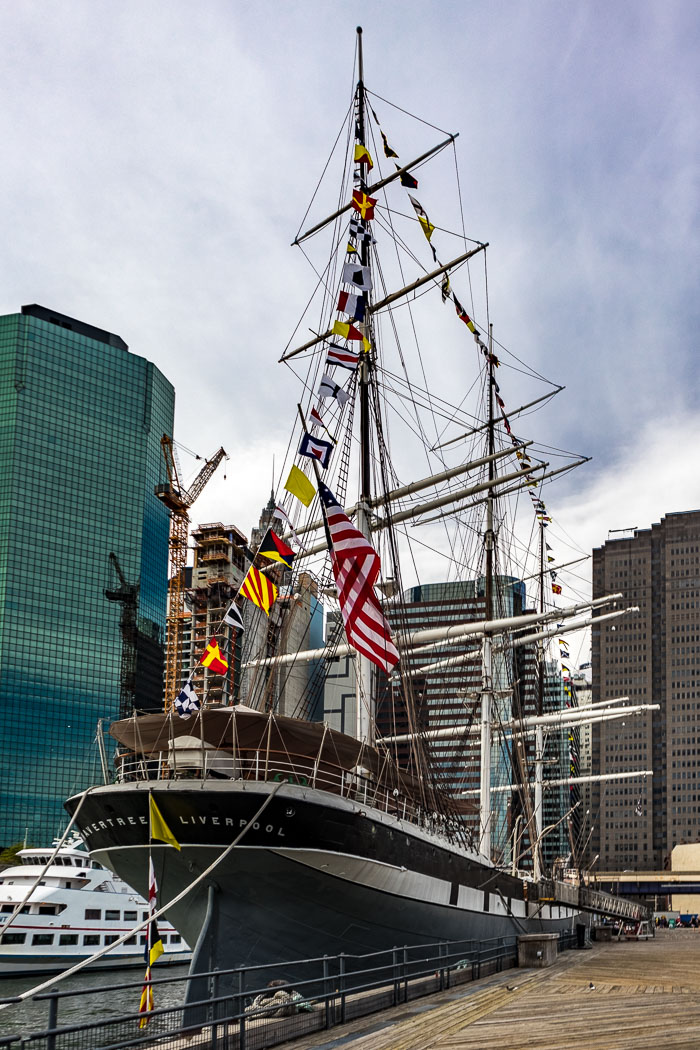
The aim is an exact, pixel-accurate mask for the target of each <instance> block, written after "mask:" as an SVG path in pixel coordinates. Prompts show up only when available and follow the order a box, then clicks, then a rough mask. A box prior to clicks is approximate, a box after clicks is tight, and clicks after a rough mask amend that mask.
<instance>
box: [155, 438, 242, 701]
mask: <svg viewBox="0 0 700 1050" xmlns="http://www.w3.org/2000/svg"><path fill="white" fill-rule="evenodd" d="M160 444H161V448H162V449H163V456H164V458H165V468H166V471H167V474H168V483H167V484H166V485H156V496H157V497H158V499H159V500H161V501H162V502H163V503H164V504H165V506H166V507H167V508H168V510H169V511H170V540H169V547H170V582H169V584H168V617H167V633H166V641H165V709H166V711H168V710H169V709H170V708H171V707H172V705H173V701H174V700H175V697H176V696H177V695H178V693H179V692H180V690H181V688H182V681H181V679H182V627H183V619H184V615H185V566H186V564H187V537H188V532H189V523H190V519H189V514H188V511H189V509H190V507H191V506H192V504H193V503H194V501H195V500H196V499H197V497H198V496H199V495H200V493H201V492H202V489H203V488H204V486H205V485H206V484H207V482H208V481H209V479H210V478H211V476H212V474H213V473H214V471H215V470H216V468H217V467H218V465H219V463H220V462H221V460H222V459H224V457H225V456H226V453H225V451H224V450H223V448H220V449H219V450H218V452H215V453H214V455H213V456H212V457H211V459H208V460H207V461H206V462H205V464H204V466H203V467H202V469H201V470H200V472H199V474H198V475H197V477H196V478H195V479H194V481H193V482H192V484H191V485H190V487H189V489H184V488H183V487H182V485H181V483H180V478H179V477H178V472H177V466H176V463H175V456H174V454H173V443H172V440H171V438H170V437H168V435H167V434H163V437H162V438H161V439H160Z"/></svg>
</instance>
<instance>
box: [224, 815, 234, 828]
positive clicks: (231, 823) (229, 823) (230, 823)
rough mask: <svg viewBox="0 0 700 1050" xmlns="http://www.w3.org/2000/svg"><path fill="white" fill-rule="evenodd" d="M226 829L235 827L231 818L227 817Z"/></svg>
mask: <svg viewBox="0 0 700 1050" xmlns="http://www.w3.org/2000/svg"><path fill="white" fill-rule="evenodd" d="M226 827H227V828H229V827H231V828H232V827H233V819H232V818H231V817H226Z"/></svg>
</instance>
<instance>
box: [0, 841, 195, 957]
mask: <svg viewBox="0 0 700 1050" xmlns="http://www.w3.org/2000/svg"><path fill="white" fill-rule="evenodd" d="M54 848H55V847H52V848H51V849H21V850H19V852H18V854H17V856H18V859H19V864H15V865H13V866H12V867H9V868H4V869H3V870H2V871H0V975H2V976H4V977H13V976H20V975H22V974H26V973H36V974H40V973H57V972H60V971H62V970H66V969H68V967H70V966H73V965H74V964H75V963H77V962H79V961H80V960H81V959H84V958H86V957H87V956H89V955H92V954H93V953H94V952H96V951H98V950H99V949H100V948H104V946H105V945H107V944H112V943H113V942H114V941H116V940H117V939H118V938H119V937H120V936H121V935H122V934H124V933H127V932H128V931H129V930H131V929H133V927H134V926H136V925H137V923H139V922H141V921H142V920H143V919H145V918H146V916H147V905H146V901H145V900H144V899H143V897H140V896H139V895H138V893H136V891H135V890H133V889H132V888H131V887H130V886H127V884H126V883H125V882H123V881H122V880H121V879H120V878H119V877H118V876H116V875H114V874H113V873H112V872H111V871H110V870H109V869H108V868H105V867H104V866H103V865H102V864H99V863H98V862H97V861H94V860H92V859H91V857H90V856H89V855H88V853H87V852H86V850H85V849H84V848H82V843H81V842H80V840H72V841H70V842H69V843H68V844H66V845H64V846H62V847H61V849H59V851H58V853H57V854H56V856H55V857H54V858H53V860H52V862H51V864H49V865H48V867H46V865H47V863H48V861H49V859H50V857H51V856H52V854H53V851H54ZM45 867H46V871H44V868H45ZM42 872H43V874H42ZM39 876H41V878H39ZM37 879H39V883H38V885H37V886H36V887H35V888H34V890H33V891H32V893H31V895H30V897H29V899H28V900H27V901H26V903H25V904H24V905H23V906H22V909H21V911H20V914H19V915H17V917H16V918H15V920H14V922H13V923H12V926H11V927H10V928H9V929H5V928H4V926H5V923H7V922H8V921H9V918H10V916H11V915H12V914H13V912H14V910H15V908H16V906H17V905H18V904H19V903H21V902H22V901H24V898H25V897H26V896H27V891H28V890H29V888H30V887H31V886H33V885H34V883H35V882H36V880H37ZM158 932H159V933H160V935H161V940H162V941H163V947H164V949H165V953H164V954H163V955H162V956H161V957H160V959H159V960H158V966H162V965H163V963H186V962H189V961H190V958H191V952H190V950H189V946H188V945H187V944H186V942H185V941H184V940H183V939H182V937H181V936H180V934H179V933H178V932H177V930H176V929H175V928H174V927H173V926H172V925H171V924H170V923H169V922H165V921H164V920H163V919H160V920H159V922H158ZM145 943H146V935H145V930H143V931H141V932H140V933H138V934H134V935H133V936H132V937H130V938H129V940H127V941H126V943H125V944H122V945H120V946H119V947H118V948H115V949H114V950H113V951H111V952H108V953H107V954H106V955H105V956H103V957H102V958H101V959H98V960H97V961H96V962H95V963H94V964H93V965H94V967H95V968H100V969H114V968H117V967H122V966H143V965H144V945H145Z"/></svg>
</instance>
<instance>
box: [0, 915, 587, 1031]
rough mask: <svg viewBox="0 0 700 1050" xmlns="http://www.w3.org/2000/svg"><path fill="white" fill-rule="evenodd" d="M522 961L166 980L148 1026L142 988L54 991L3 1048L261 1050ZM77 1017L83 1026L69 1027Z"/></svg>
mask: <svg viewBox="0 0 700 1050" xmlns="http://www.w3.org/2000/svg"><path fill="white" fill-rule="evenodd" d="M575 944H576V934H575V933H570V932H568V931H567V932H563V933H562V934H560V941H559V947H560V950H565V949H568V948H571V947H573V946H575ZM516 963H517V937H516V936H511V937H499V938H491V939H490V940H482V941H476V940H469V941H447V942H446V941H441V942H435V943H433V944H425V945H412V946H403V947H397V948H393V949H391V950H390V951H383V952H375V953H372V954H369V955H346V954H341V955H336V956H323V957H322V958H317V959H301V960H296V961H293V962H289V963H284V964H278V965H274V966H252V967H242V968H239V969H235V970H213V971H210V972H207V973H201V974H196V975H194V976H190V975H189V974H188V975H184V976H182V975H180V976H176V977H162V978H158V979H156V980H153V981H152V982H151V984H152V987H153V995H154V1009H153V1011H152V1012H151V1013H150V1014H149V1020H148V1024H147V1026H146V1027H144V1028H140V1027H139V1021H140V1020H141V1018H142V1015H140V1014H139V1012H138V1004H139V1001H140V997H141V990H142V987H143V981H138V982H134V981H131V982H128V983H120V984H113V985H104V984H103V985H100V987H91V988H81V989H74V990H70V991H62V990H59V989H54V990H51V991H48V992H44V993H41V994H39V995H36V996H35V997H34V1001H35V1002H36V1003H40V1004H44V1003H45V1004H46V1010H47V1014H46V1025H45V1027H44V1028H43V1029H40V1030H34V1031H31V1032H24V1033H17V1034H14V1035H9V1036H5V1037H3V1038H0V1050H127V1048H129V1047H141V1048H143V1050H149V1048H151V1047H156V1046H157V1047H159V1048H160V1050H195V1048H196V1050H207V1048H211V1050H259V1048H261V1047H268V1046H272V1045H275V1044H279V1043H284V1042H287V1041H289V1040H291V1039H295V1038H297V1037H299V1036H301V1035H304V1034H306V1033H309V1032H312V1031H317V1030H321V1029H328V1028H332V1027H334V1026H336V1025H339V1024H345V1023H346V1022H348V1021H351V1020H353V1019H355V1018H357V1017H361V1016H364V1015H366V1014H371V1013H375V1012H377V1011H380V1010H384V1009H388V1008H390V1007H392V1006H398V1005H399V1004H401V1003H407V1002H410V1001H411V1000H412V999H416V998H419V997H420V996H425V995H431V994H434V993H436V992H439V991H443V990H445V989H448V988H451V987H454V986H456V985H458V984H462V983H465V982H467V981H473V980H476V979H478V978H480V977H485V976H487V975H490V974H494V973H498V972H500V971H501V970H503V969H507V968H508V967H511V966H514V965H516ZM193 993H194V994H193ZM18 1001H19V1000H13V999H3V1000H0V1002H1V1003H12V1002H18ZM129 1003H132V1004H133V1007H132V1008H131V1009H127V1004H129ZM106 1014H109V1016H106ZM76 1015H77V1016H80V1017H81V1020H80V1022H75V1021H72V1018H74V1017H75V1016H76ZM5 1016H6V1015H5ZM69 1020H71V1021H72V1023H66V1021H69ZM62 1021H63V1022H64V1023H60V1022H62Z"/></svg>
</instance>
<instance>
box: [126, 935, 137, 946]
mask: <svg viewBox="0 0 700 1050" xmlns="http://www.w3.org/2000/svg"><path fill="white" fill-rule="evenodd" d="M124 944H136V938H135V937H128V938H127V940H125V941H124Z"/></svg>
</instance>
